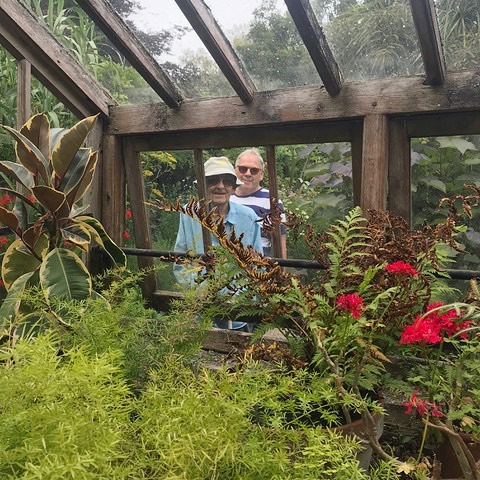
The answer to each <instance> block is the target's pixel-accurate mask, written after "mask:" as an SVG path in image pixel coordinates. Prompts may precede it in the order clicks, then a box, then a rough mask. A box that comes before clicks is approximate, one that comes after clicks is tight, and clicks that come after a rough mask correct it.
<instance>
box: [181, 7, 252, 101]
mask: <svg viewBox="0 0 480 480" xmlns="http://www.w3.org/2000/svg"><path fill="white" fill-rule="evenodd" d="M175 1H176V2H177V5H178V6H179V7H180V9H181V10H182V12H183V14H184V15H185V17H186V18H187V20H188V21H189V22H190V25H192V27H193V29H194V30H195V31H196V32H197V35H198V36H199V37H200V39H201V40H202V42H203V43H204V45H205V47H206V48H207V50H208V51H209V52H210V54H211V55H212V57H213V59H214V60H215V62H216V63H217V65H218V66H219V68H220V70H221V71H222V72H223V74H224V75H225V77H226V79H227V80H228V81H229V83H230V85H231V86H232V87H233V89H234V90H235V92H236V93H237V95H238V96H239V97H240V98H241V99H242V102H243V103H245V104H248V103H250V102H251V101H252V100H253V94H254V92H255V90H256V89H255V85H254V84H253V81H252V80H251V78H250V76H249V75H248V73H247V71H246V70H245V68H244V66H243V64H242V62H241V61H240V59H239V57H238V56H237V54H236V52H235V50H234V49H233V48H232V45H231V44H230V42H229V41H228V39H227V37H226V36H225V34H224V33H223V31H222V30H221V28H220V27H219V25H218V23H217V21H216V20H215V18H214V17H213V15H212V12H211V11H210V9H209V8H208V6H207V5H206V4H205V3H204V2H203V0H175Z"/></svg>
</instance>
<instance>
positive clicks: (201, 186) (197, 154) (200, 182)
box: [193, 148, 212, 252]
mask: <svg viewBox="0 0 480 480" xmlns="http://www.w3.org/2000/svg"><path fill="white" fill-rule="evenodd" d="M193 159H194V162H195V178H196V179H197V191H198V198H199V199H201V198H203V199H206V198H207V183H206V181H205V167H204V162H203V150H202V149H201V148H195V149H194V150H193ZM202 237H203V251H204V252H208V251H209V250H210V248H211V247H212V237H211V235H210V232H209V231H208V229H207V228H206V227H204V226H203V225H202Z"/></svg>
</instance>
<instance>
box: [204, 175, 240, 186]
mask: <svg viewBox="0 0 480 480" xmlns="http://www.w3.org/2000/svg"><path fill="white" fill-rule="evenodd" d="M205 181H206V182H207V186H208V187H213V186H214V185H218V184H219V183H220V181H221V182H223V184H224V185H225V186H226V187H233V186H234V185H236V183H237V180H236V178H235V177H234V176H233V175H210V176H208V177H205Z"/></svg>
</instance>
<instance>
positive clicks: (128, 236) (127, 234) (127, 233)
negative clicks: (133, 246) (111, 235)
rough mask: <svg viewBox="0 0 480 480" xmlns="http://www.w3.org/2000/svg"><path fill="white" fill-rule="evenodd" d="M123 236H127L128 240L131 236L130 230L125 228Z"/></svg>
mask: <svg viewBox="0 0 480 480" xmlns="http://www.w3.org/2000/svg"><path fill="white" fill-rule="evenodd" d="M123 238H125V239H127V240H128V239H129V238H130V232H129V231H128V230H125V231H124V232H123Z"/></svg>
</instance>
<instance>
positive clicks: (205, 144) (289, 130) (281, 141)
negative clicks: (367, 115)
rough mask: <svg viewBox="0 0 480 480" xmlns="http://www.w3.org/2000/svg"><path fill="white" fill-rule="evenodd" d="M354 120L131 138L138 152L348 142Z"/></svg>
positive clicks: (169, 133) (356, 122) (166, 133)
mask: <svg viewBox="0 0 480 480" xmlns="http://www.w3.org/2000/svg"><path fill="white" fill-rule="evenodd" d="M361 123H362V121H361V120H360V119H357V120H353V121H350V122H324V123H296V124H295V125H275V126H260V127H245V128H232V129H225V128H218V129H213V130H194V131H181V132H162V133H157V134H155V135H140V136H135V137H131V138H132V141H134V142H135V148H136V149H137V150H138V151H141V152H146V151H157V150H188V149H192V148H203V149H206V148H229V147H250V146H252V145H262V144H265V143H267V144H272V145H293V144H298V143H325V142H348V141H350V136H351V133H350V131H351V128H350V127H351V125H354V124H360V125H361Z"/></svg>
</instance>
